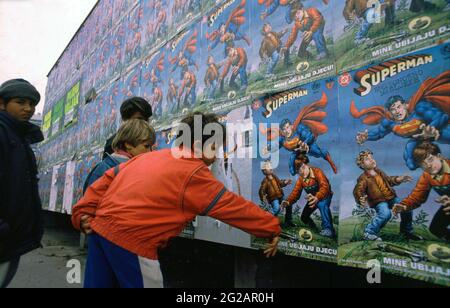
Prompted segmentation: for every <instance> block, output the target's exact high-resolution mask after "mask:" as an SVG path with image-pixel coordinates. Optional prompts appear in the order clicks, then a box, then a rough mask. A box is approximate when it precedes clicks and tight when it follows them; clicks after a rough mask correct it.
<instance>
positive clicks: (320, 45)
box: [312, 25, 328, 54]
mask: <svg viewBox="0 0 450 308" xmlns="http://www.w3.org/2000/svg"><path fill="white" fill-rule="evenodd" d="M324 29H325V25H322V26H321V27H320V28H319V29H318V30H317V31H316V32H314V33H313V36H312V39H313V41H314V43H315V44H316V48H317V52H318V53H319V54H323V53H326V54H328V49H327V43H326V41H325V36H324V35H323V31H324Z"/></svg>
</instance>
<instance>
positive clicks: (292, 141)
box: [267, 93, 337, 176]
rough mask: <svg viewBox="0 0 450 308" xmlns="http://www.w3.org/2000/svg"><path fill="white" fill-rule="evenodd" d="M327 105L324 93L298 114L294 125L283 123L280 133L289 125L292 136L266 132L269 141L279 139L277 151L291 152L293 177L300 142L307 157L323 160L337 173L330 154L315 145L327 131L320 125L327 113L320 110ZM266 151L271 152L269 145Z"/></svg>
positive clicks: (270, 131) (325, 127)
mask: <svg viewBox="0 0 450 308" xmlns="http://www.w3.org/2000/svg"><path fill="white" fill-rule="evenodd" d="M327 104H328V98H327V96H326V94H325V93H324V94H323V96H322V98H321V99H320V100H319V101H317V102H314V103H312V104H311V105H309V106H306V107H305V108H304V109H303V110H302V111H301V112H300V114H299V115H298V117H297V119H296V121H295V122H294V124H291V122H290V121H289V120H285V121H283V123H282V124H281V127H280V131H281V130H282V128H283V126H285V125H287V124H290V125H292V126H293V130H294V132H293V134H292V136H289V137H287V136H283V135H282V134H281V133H280V131H278V132H275V131H273V130H269V131H268V132H267V135H268V140H269V141H271V140H273V139H275V136H277V137H278V139H279V149H281V148H284V149H286V150H288V151H289V152H291V154H290V156H289V172H290V173H291V175H293V176H294V175H295V174H296V173H297V172H296V170H295V160H296V158H297V155H298V154H299V151H298V147H299V143H300V142H304V143H306V144H307V145H308V146H309V152H308V153H307V154H308V155H310V156H313V157H316V158H323V159H325V160H326V161H327V162H328V163H329V164H330V166H331V168H332V169H333V171H334V173H337V167H336V165H335V164H334V162H333V160H332V159H331V155H330V153H329V152H328V151H326V150H323V149H321V148H320V147H319V145H318V144H317V137H318V136H319V135H322V134H325V133H326V132H327V131H328V127H327V126H325V125H324V124H323V123H321V122H322V121H323V120H324V119H325V117H326V116H327V113H326V112H325V111H323V110H322V109H324V108H325V107H326V106H327ZM306 123H307V124H306ZM268 150H269V151H271V150H272V149H271V146H270V145H269V146H268Z"/></svg>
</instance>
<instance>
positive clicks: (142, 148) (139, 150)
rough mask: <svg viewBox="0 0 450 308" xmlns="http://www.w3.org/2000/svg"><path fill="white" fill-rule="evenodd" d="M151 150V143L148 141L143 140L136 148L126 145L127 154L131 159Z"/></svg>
mask: <svg viewBox="0 0 450 308" xmlns="http://www.w3.org/2000/svg"><path fill="white" fill-rule="evenodd" d="M152 148H153V143H152V142H151V140H150V139H148V140H143V141H142V142H140V143H139V144H138V145H137V146H132V145H130V144H127V152H128V153H129V154H130V155H131V156H133V157H136V156H138V155H141V154H145V153H148V152H150V151H151V150H152Z"/></svg>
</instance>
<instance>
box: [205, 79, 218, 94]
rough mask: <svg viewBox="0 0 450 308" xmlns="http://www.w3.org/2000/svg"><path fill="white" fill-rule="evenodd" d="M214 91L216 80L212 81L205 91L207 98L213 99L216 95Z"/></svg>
mask: <svg viewBox="0 0 450 308" xmlns="http://www.w3.org/2000/svg"><path fill="white" fill-rule="evenodd" d="M216 90H217V80H212V81H211V84H210V85H209V87H208V90H207V92H206V93H207V95H208V98H214V95H215V94H216Z"/></svg>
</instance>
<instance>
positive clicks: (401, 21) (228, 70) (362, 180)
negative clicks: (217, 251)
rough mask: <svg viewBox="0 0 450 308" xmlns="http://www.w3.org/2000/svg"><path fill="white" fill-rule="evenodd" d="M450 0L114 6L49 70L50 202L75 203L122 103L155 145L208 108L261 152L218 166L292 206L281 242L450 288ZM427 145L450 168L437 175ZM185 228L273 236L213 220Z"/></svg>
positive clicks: (58, 206) (244, 241) (107, 1)
mask: <svg viewBox="0 0 450 308" xmlns="http://www.w3.org/2000/svg"><path fill="white" fill-rule="evenodd" d="M449 10H450V1H449V0H370V1H369V0H358V1H356V0H203V1H200V0H114V1H112V0H102V1H99V3H98V4H97V6H96V7H95V8H94V10H93V12H92V14H91V15H90V16H89V18H88V19H87V20H86V21H85V23H84V24H83V25H82V27H81V28H80V30H79V32H78V33H77V34H76V35H75V37H74V39H73V40H72V42H71V43H70V45H69V46H68V48H67V49H66V51H65V52H64V53H63V55H62V56H61V58H60V59H59V60H58V62H57V63H56V64H55V67H54V68H53V69H52V71H51V73H50V74H49V80H48V86H47V91H46V99H47V102H46V104H45V107H44V112H43V114H44V118H43V127H42V128H43V132H44V135H45V137H46V141H45V142H44V143H43V144H42V145H41V148H40V151H41V152H42V153H43V155H42V162H41V171H40V178H41V181H40V189H41V197H42V201H43V204H44V207H46V208H49V209H50V210H52V211H63V212H65V213H70V212H71V205H72V204H74V203H76V201H78V200H79V199H80V198H81V195H82V187H83V183H84V180H85V178H86V176H87V175H88V173H89V172H90V170H91V169H92V167H93V166H95V165H96V164H97V163H98V162H99V161H100V159H101V151H102V148H103V146H104V143H105V141H106V139H108V138H109V137H110V136H111V135H112V134H114V133H115V132H116V130H117V129H118V127H119V125H120V123H121V119H120V111H119V110H120V106H121V104H122V102H123V101H124V100H126V99H128V98H131V97H133V96H142V97H144V98H145V99H146V100H148V101H149V102H150V104H151V105H152V108H153V112H154V115H153V117H152V118H151V124H152V126H154V127H155V129H156V130H157V131H158V134H157V137H158V138H157V144H156V145H155V149H159V148H167V147H170V146H171V144H172V142H173V138H174V134H173V132H172V128H173V127H174V126H176V125H177V123H178V122H179V121H180V120H181V119H182V118H183V117H184V116H185V115H187V114H189V113H190V112H193V111H200V112H212V113H216V114H219V115H220V117H221V119H222V121H223V123H226V124H236V123H239V124H241V126H242V127H241V129H240V131H239V133H237V134H236V136H235V138H233V139H232V140H231V141H230V142H231V143H230V144H228V147H227V151H231V152H233V153H234V154H235V153H240V154H242V153H246V154H251V155H250V156H251V157H253V159H251V158H232V157H228V159H220V160H218V161H217V163H216V164H215V165H214V166H212V171H213V173H214V175H215V176H216V177H217V178H218V179H220V180H221V181H222V182H223V183H224V184H225V186H226V187H227V189H229V190H230V191H233V192H235V193H238V194H240V195H242V196H244V197H246V198H248V199H251V200H252V201H254V202H255V203H257V204H259V205H260V206H261V208H263V209H264V210H267V211H269V212H271V213H272V214H273V215H275V216H277V217H278V218H279V219H280V223H281V224H282V226H283V234H282V242H281V251H282V253H285V254H288V255H292V256H298V257H305V258H311V259H315V260H321V261H326V262H338V263H339V264H340V265H344V266H356V267H367V262H368V261H369V260H377V261H378V262H380V263H381V266H382V268H383V269H384V270H386V271H387V272H389V273H394V274H399V275H403V276H406V277H410V278H414V279H421V280H426V281H429V282H433V283H437V284H441V285H446V286H448V285H450V282H449V277H450V270H449V267H448V263H449V262H448V261H449V258H448V256H449V254H450V247H449V244H448V219H447V217H444V216H443V215H442V211H443V209H444V208H448V206H449V205H448V197H449V193H448V191H447V190H448V189H447V188H448V187H447V186H448V185H447V184H448V183H447V182H446V180H447V174H448V172H447V171H448V170H447V169H448V168H447V167H448V166H447V165H448V162H447V160H448V159H449V153H450V149H449V138H450V137H449V131H448V129H447V125H448V117H449V106H450V102H449V99H448V93H449V89H448V85H449V77H448V68H449V67H450V65H449V64H450V44H449V43H448V42H449V39H450V24H449V19H448V16H449V15H448V14H449ZM390 109H392V110H390ZM250 126H251V128H250ZM416 149H419V150H420V149H422V150H421V151H422V152H423V153H428V154H429V152H430V151H431V152H432V153H431V154H430V155H431V156H430V155H429V156H430V157H426V159H425V164H426V163H427V162H428V163H429V164H433V162H434V163H435V164H436V166H441V167H442V168H440V169H441V170H440V171H442V172H443V174H438V175H431V176H430V175H427V171H426V170H424V168H423V166H422V164H423V162H422V164H421V163H418V162H417V161H416V160H417V157H415V156H417V155H419V154H414V153H415V150H416ZM426 151H428V152H426ZM439 152H440V154H439ZM436 153H437V154H436ZM438 154H439V155H438ZM419 156H420V155H419ZM420 157H423V155H422V156H420ZM365 160H368V161H372V163H374V164H376V170H375V173H371V174H372V175H373V178H374V179H372V177H370V176H365V174H366V172H365V171H364V170H362V168H361V167H360V166H358V164H362V162H363V161H365ZM428 160H429V161H428ZM357 162H358V163H357ZM369 173H370V172H369ZM71 178H73V181H71ZM369 182H370V183H371V184H368V183H369ZM311 183H312V184H311ZM374 183H375V184H374ZM374 185H375V186H374ZM379 186H381V188H380V187H379ZM377 187H378V188H377ZM356 188H358V189H356ZM372 189H375V192H374V191H373V190H372ZM377 189H378V190H377ZM380 191H381V195H382V196H383V198H385V199H386V198H387V197H392V198H388V199H389V200H384V199H383V198H381V199H379V198H378V197H380ZM373 194H375V197H374V196H373ZM394 195H395V198H394V197H393V196H394ZM378 201H379V202H378ZM381 201H389V202H387V206H386V204H383V205H381V206H378V203H383V202H381ZM385 203H386V202H385ZM392 212H395V214H397V216H395V215H393V214H390V213H392ZM184 236H185V237H188V238H197V239H202V240H209V241H214V242H219V243H224V244H230V245H236V246H240V247H252V248H256V249H258V248H261V247H263V244H265V242H264V243H263V242H262V241H259V240H257V239H252V238H250V237H249V236H248V235H246V234H244V233H242V232H241V231H238V230H236V229H233V228H231V227H229V226H227V225H224V224H221V223H218V222H217V221H214V220H211V219H207V218H201V219H199V220H197V221H196V223H195V224H194V225H191V226H189V227H188V228H187V229H186V230H185V232H184Z"/></svg>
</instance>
